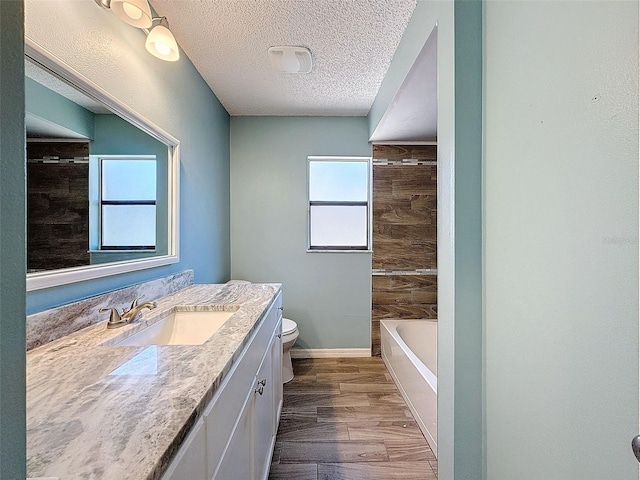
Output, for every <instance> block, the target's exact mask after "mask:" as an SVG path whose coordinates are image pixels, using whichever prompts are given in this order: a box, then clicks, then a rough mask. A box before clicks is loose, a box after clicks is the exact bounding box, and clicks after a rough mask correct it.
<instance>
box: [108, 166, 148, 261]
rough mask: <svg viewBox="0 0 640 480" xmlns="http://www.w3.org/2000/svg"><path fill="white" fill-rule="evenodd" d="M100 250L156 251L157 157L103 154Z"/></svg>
mask: <svg viewBox="0 0 640 480" xmlns="http://www.w3.org/2000/svg"><path fill="white" fill-rule="evenodd" d="M96 163H97V164H98V165H99V167H100V170H99V175H100V198H99V202H100V218H99V224H100V229H99V242H98V244H99V246H100V248H99V250H120V251H122V250H155V248H156V223H157V222H156V159H155V157H136V156H132V157H128V158H127V157H100V158H98V162H96Z"/></svg>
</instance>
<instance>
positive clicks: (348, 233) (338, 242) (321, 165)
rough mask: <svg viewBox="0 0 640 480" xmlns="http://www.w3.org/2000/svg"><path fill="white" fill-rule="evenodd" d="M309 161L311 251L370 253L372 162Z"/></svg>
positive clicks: (348, 159) (360, 159) (346, 159)
mask: <svg viewBox="0 0 640 480" xmlns="http://www.w3.org/2000/svg"><path fill="white" fill-rule="evenodd" d="M308 160H309V168H308V180H309V184H308V194H309V206H308V208H309V213H308V218H309V250H368V249H369V243H370V242H369V238H370V235H369V190H370V187H369V177H370V167H369V165H370V159H369V158H363V157H309V158H308Z"/></svg>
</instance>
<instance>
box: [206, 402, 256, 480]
mask: <svg viewBox="0 0 640 480" xmlns="http://www.w3.org/2000/svg"><path fill="white" fill-rule="evenodd" d="M252 408H253V390H252V391H251V392H250V393H249V395H248V396H247V397H246V399H245V402H244V406H243V407H242V411H241V412H240V417H239V418H238V421H237V422H236V425H235V427H234V430H233V433H232V434H231V439H230V440H229V444H228V445H227V449H226V450H225V452H224V454H223V455H222V459H221V460H220V463H219V465H218V469H217V471H216V472H215V474H214V475H213V477H212V479H215V480H245V479H246V480H249V479H251V478H253V477H252V469H253V464H252V462H251V455H252V448H251V442H252V438H251V429H252V426H253V425H252Z"/></svg>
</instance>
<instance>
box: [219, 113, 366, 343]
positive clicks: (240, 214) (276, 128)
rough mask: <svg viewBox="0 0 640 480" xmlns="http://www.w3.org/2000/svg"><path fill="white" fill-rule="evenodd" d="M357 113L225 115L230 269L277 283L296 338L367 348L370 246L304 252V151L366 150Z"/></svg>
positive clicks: (341, 152) (233, 273)
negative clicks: (228, 133) (228, 118)
mask: <svg viewBox="0 0 640 480" xmlns="http://www.w3.org/2000/svg"><path fill="white" fill-rule="evenodd" d="M367 139H368V130H367V119H366V118H365V117H232V118H231V245H232V248H231V276H232V277H233V278H240V279H246V280H250V281H253V282H280V283H282V284H283V300H284V315H285V316H286V317H290V318H291V319H293V320H295V321H296V322H297V323H298V329H299V331H300V336H299V338H298V342H297V346H299V347H304V348H370V346H371V343H370V342H371V339H370V338H371V337H370V335H371V334H370V332H371V325H370V324H371V254H370V253H326V252H325V253H307V252H306V249H307V183H306V182H307V156H308V155H352V156H371V147H370V146H369V144H368V142H367Z"/></svg>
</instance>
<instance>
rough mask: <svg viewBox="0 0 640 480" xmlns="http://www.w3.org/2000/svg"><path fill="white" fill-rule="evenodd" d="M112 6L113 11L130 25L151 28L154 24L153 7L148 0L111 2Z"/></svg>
mask: <svg viewBox="0 0 640 480" xmlns="http://www.w3.org/2000/svg"><path fill="white" fill-rule="evenodd" d="M102 1H104V0H102ZM110 6H111V11H112V12H113V13H114V14H115V15H116V16H117V17H118V18H119V19H120V20H122V21H123V22H125V23H128V24H129V25H132V26H134V27H138V28H149V27H151V25H152V24H153V21H152V20H151V7H149V2H148V1H147V0H111V3H110Z"/></svg>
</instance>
